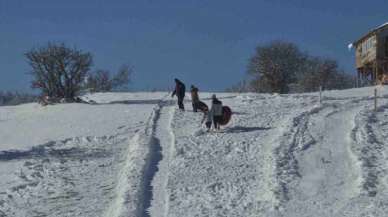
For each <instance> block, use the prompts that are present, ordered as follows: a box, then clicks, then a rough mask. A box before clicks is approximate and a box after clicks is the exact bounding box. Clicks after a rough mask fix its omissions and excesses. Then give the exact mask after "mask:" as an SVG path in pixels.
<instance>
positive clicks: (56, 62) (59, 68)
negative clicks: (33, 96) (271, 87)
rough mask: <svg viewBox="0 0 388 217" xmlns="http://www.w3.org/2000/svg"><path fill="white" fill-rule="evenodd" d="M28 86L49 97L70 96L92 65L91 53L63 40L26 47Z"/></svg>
mask: <svg viewBox="0 0 388 217" xmlns="http://www.w3.org/2000/svg"><path fill="white" fill-rule="evenodd" d="M25 56H26V57H27V60H28V63H29V64H30V66H31V67H32V71H31V74H32V76H33V81H32V87H33V88H38V89H40V90H41V91H42V94H43V95H46V96H48V97H50V98H54V99H61V98H65V99H66V100H74V98H75V97H76V96H77V94H78V92H79V91H80V90H81V88H82V83H83V81H84V79H85V76H86V74H87V73H88V71H89V70H90V67H91V65H92V55H91V54H90V53H88V52H83V51H81V50H78V49H76V48H69V47H67V46H65V44H63V43H62V44H52V43H49V44H48V45H47V46H45V47H40V48H36V49H32V50H30V51H28V52H27V53H26V54H25Z"/></svg>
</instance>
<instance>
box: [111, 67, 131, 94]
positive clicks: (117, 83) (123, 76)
mask: <svg viewBox="0 0 388 217" xmlns="http://www.w3.org/2000/svg"><path fill="white" fill-rule="evenodd" d="M132 74H133V68H132V67H131V66H129V65H123V66H121V67H120V69H119V71H118V72H117V73H116V75H115V76H114V77H113V78H112V89H113V90H116V91H121V90H128V85H129V83H130V82H131V77H132Z"/></svg>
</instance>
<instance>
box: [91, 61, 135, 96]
mask: <svg viewBox="0 0 388 217" xmlns="http://www.w3.org/2000/svg"><path fill="white" fill-rule="evenodd" d="M132 72H133V70H132V67H130V66H127V65H123V66H122V67H120V69H119V71H118V72H117V73H116V74H115V75H113V76H112V73H110V72H109V71H107V70H97V71H95V72H91V73H89V75H88V79H87V84H86V88H87V89H90V90H91V91H93V92H107V91H122V90H127V89H128V84H129V83H130V81H131V76H132Z"/></svg>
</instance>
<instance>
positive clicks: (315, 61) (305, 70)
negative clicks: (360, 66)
mask: <svg viewBox="0 0 388 217" xmlns="http://www.w3.org/2000/svg"><path fill="white" fill-rule="evenodd" d="M352 81H353V79H352V77H351V76H350V75H347V74H345V73H344V72H342V71H341V70H340V69H339V68H338V63H337V61H335V60H332V59H327V58H320V57H308V58H307V59H306V60H305V62H304V64H303V66H302V68H301V71H300V73H299V74H298V81H297V87H298V91H299V92H311V91H318V90H319V87H322V88H323V89H324V90H329V89H344V88H350V87H352Z"/></svg>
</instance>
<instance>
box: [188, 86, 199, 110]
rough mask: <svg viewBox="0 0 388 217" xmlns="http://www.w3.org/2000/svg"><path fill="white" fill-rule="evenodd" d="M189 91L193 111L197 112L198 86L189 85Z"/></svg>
mask: <svg viewBox="0 0 388 217" xmlns="http://www.w3.org/2000/svg"><path fill="white" fill-rule="evenodd" d="M190 92H191V101H192V104H193V111H194V112H197V110H198V103H199V96H198V88H197V87H195V86H194V85H191V89H190Z"/></svg>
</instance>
